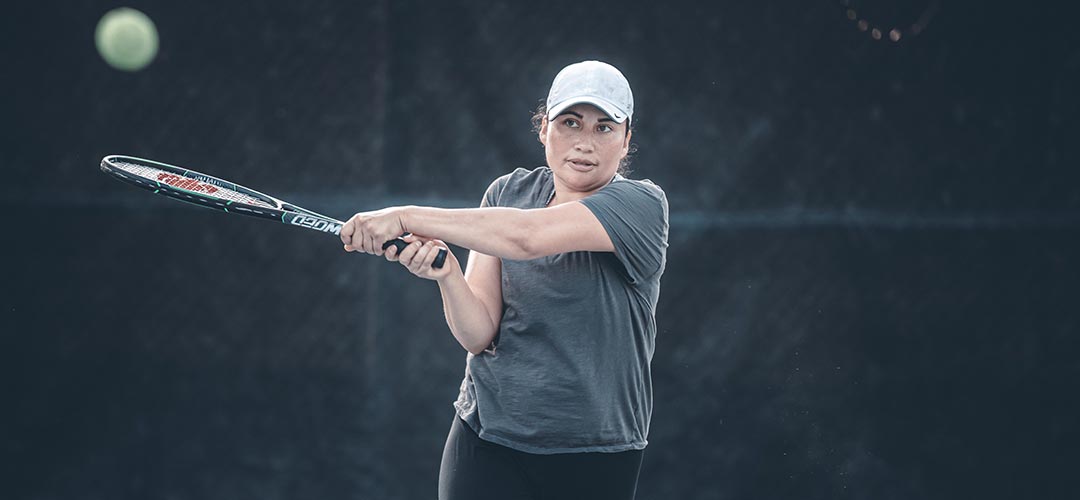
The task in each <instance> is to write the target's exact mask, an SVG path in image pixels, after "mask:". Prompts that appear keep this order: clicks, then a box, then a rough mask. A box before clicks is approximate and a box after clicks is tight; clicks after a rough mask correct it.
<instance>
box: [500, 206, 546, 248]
mask: <svg viewBox="0 0 1080 500" xmlns="http://www.w3.org/2000/svg"><path fill="white" fill-rule="evenodd" d="M521 212H522V214H521V217H520V219H519V220H518V223H517V224H514V225H513V228H512V229H511V234H510V238H509V240H510V241H509V247H510V250H509V252H510V254H509V255H506V258H508V259H513V260H531V259H538V258H540V257H543V256H544V253H543V249H542V248H540V245H538V244H537V243H538V242H539V241H540V239H539V238H537V236H538V234H539V231H540V230H541V229H543V228H541V227H539V225H538V224H536V223H535V217H531V216H530V215H531V214H529V212H528V211H527V210H522V211H521Z"/></svg>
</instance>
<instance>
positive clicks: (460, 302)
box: [385, 235, 502, 354]
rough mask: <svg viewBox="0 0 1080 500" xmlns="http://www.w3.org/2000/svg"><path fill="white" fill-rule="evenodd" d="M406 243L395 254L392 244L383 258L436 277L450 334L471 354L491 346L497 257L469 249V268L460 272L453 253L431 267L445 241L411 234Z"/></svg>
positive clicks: (498, 293) (498, 299) (498, 287)
mask: <svg viewBox="0 0 1080 500" xmlns="http://www.w3.org/2000/svg"><path fill="white" fill-rule="evenodd" d="M405 240H406V241H407V242H409V245H408V246H407V247H406V248H405V249H404V250H402V252H401V254H400V255H398V254H397V251H396V249H395V248H394V247H390V248H389V249H388V250H387V251H386V255H385V257H386V260H389V261H397V262H399V263H400V264H401V265H403V266H405V267H406V268H407V269H408V270H409V272H412V273H413V274H415V275H417V276H419V277H421V278H426V279H432V280H436V281H437V282H438V284H439V293H440V294H441V295H442V302H443V313H444V314H445V316H446V324H447V326H449V327H450V333H452V334H453V335H454V338H455V339H457V341H458V343H459V344H461V346H462V347H464V348H465V349H466V350H467V351H469V352H471V353H473V354H480V353H481V352H483V350H484V349H486V348H487V347H488V346H489V345H491V341H492V340H493V339H494V338H495V335H496V334H497V333H498V329H499V322H500V321H501V320H502V264H501V262H500V261H499V259H498V258H496V257H492V256H490V255H484V254H481V253H478V252H475V251H473V252H469V265H468V269H467V270H466V271H465V272H464V274H462V271H461V266H460V265H459V264H458V260H457V258H456V257H455V256H454V253H453V252H450V253H448V254H447V258H446V263H445V265H444V266H443V267H442V268H441V269H433V268H432V267H431V264H432V262H434V260H435V255H436V254H437V250H438V249H439V248H441V247H443V246H444V242H442V241H439V240H431V239H427V238H421V237H419V236H416V235H410V236H407V237H406V238H405Z"/></svg>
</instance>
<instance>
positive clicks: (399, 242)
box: [382, 238, 446, 269]
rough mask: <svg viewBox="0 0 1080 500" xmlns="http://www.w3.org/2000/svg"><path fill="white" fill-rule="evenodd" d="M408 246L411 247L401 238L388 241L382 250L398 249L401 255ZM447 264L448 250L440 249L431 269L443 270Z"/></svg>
mask: <svg viewBox="0 0 1080 500" xmlns="http://www.w3.org/2000/svg"><path fill="white" fill-rule="evenodd" d="M408 246H409V244H408V243H406V242H405V240H403V239H401V238H394V239H392V240H390V241H387V242H386V243H383V246H382V249H383V250H386V249H387V248H390V247H395V248H397V251H398V253H399V254H400V253H401V251H402V250H405V247H408ZM445 263H446V249H445V248H440V249H439V254H438V255H436V256H435V261H434V262H432V263H431V267H434V268H435V269H442V266H443V264H445Z"/></svg>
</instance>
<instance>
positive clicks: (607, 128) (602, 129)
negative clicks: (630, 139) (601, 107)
mask: <svg viewBox="0 0 1080 500" xmlns="http://www.w3.org/2000/svg"><path fill="white" fill-rule="evenodd" d="M596 130H599V131H600V132H603V133H605V134H606V133H608V132H613V131H614V130H615V129H614V128H611V125H608V124H606V123H601V124H599V125H597V126H596Z"/></svg>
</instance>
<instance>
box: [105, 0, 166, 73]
mask: <svg viewBox="0 0 1080 500" xmlns="http://www.w3.org/2000/svg"><path fill="white" fill-rule="evenodd" d="M94 44H95V45H97V49H98V52H99V53H100V54H101V57H102V58H103V59H105V62H107V63H109V66H112V67H114V68H116V69H119V70H123V71H139V70H140V69H143V68H145V67H146V65H148V64H150V62H151V61H153V60H154V56H156V55H157V51H158V33H157V28H156V27H155V26H154V22H153V21H151V20H150V18H149V17H146V14H143V13H142V12H139V11H137V10H135V9H131V8H128V7H121V8H119V9H113V10H110V11H109V12H106V13H105V15H104V16H101V20H100V21H98V25H97V30H95V31H94Z"/></svg>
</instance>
